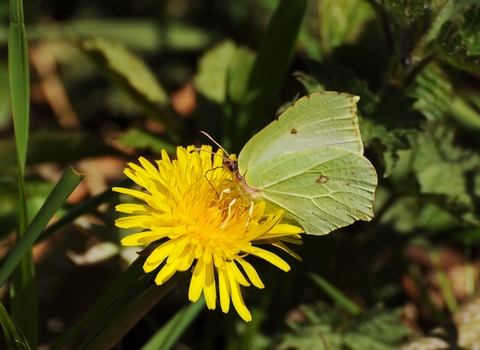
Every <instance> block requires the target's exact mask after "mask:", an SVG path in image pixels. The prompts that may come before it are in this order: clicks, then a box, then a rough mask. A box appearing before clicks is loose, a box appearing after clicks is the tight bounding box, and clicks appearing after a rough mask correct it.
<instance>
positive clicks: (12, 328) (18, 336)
mask: <svg viewBox="0 0 480 350" xmlns="http://www.w3.org/2000/svg"><path fill="white" fill-rule="evenodd" d="M0 324H1V325H2V328H3V334H4V336H5V341H6V343H7V348H8V349H12V350H30V347H29V346H28V342H27V339H25V337H24V336H23V334H22V332H21V331H20V329H19V328H18V327H17V325H16V324H15V322H14V321H13V319H12V317H11V316H10V315H9V314H8V312H7V310H5V308H4V307H3V304H2V303H0Z"/></svg>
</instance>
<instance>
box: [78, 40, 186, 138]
mask: <svg viewBox="0 0 480 350" xmlns="http://www.w3.org/2000/svg"><path fill="white" fill-rule="evenodd" d="M79 46H80V48H81V49H82V50H83V51H84V52H85V53H86V54H87V55H88V56H89V57H90V58H91V59H92V60H93V62H94V63H95V64H96V65H97V66H98V67H99V68H100V70H101V71H102V72H103V73H104V74H105V75H106V76H107V77H108V78H109V79H110V80H111V81H112V82H113V83H114V84H115V85H116V86H118V87H119V88H120V89H122V91H124V92H125V93H126V94H127V95H128V96H130V98H132V99H133V100H134V101H135V102H136V103H137V104H138V105H139V107H140V108H141V109H142V110H143V111H144V112H145V114H147V115H148V116H149V117H151V118H153V119H154V120H156V121H157V122H159V123H160V124H161V125H162V126H164V127H165V128H166V129H167V130H168V131H169V134H168V135H169V136H170V137H172V138H173V139H177V138H178V135H179V133H180V132H182V131H183V127H184V126H183V124H182V123H181V121H180V119H179V118H178V117H177V116H176V115H175V114H174V113H173V111H172V109H171V107H170V100H169V98H168V96H167V94H166V92H165V91H164V89H163V87H162V86H161V85H160V83H159V82H158V81H157V79H156V78H155V76H154V74H153V73H152V72H151V70H150V69H149V68H148V67H147V66H146V65H145V63H144V62H143V61H142V60H141V59H140V58H138V57H137V56H135V55H134V54H133V53H132V52H131V51H129V50H128V49H127V48H126V47H125V46H124V45H123V44H121V43H119V42H115V41H111V40H107V39H105V38H100V37H94V38H90V39H86V40H84V41H81V42H79Z"/></svg>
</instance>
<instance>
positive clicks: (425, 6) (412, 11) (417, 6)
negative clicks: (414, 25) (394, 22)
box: [377, 0, 432, 21]
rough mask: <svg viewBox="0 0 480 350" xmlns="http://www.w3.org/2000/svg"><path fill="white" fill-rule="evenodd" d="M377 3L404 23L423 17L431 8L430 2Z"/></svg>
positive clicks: (390, 0)
mask: <svg viewBox="0 0 480 350" xmlns="http://www.w3.org/2000/svg"><path fill="white" fill-rule="evenodd" d="M377 2H378V3H381V4H382V5H383V6H385V7H386V8H387V9H388V10H390V11H391V12H392V13H394V14H395V15H396V16H397V17H398V18H401V19H402V20H404V21H412V20H414V19H416V18H418V17H420V16H423V15H425V12H426V11H428V10H429V9H430V8H431V7H432V0H385V1H378V0H377Z"/></svg>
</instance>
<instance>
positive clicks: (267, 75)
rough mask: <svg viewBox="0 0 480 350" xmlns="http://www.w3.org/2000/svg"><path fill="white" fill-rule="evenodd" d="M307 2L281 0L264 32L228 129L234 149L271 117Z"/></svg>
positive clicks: (293, 51) (303, 0) (291, 57)
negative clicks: (233, 124)
mask: <svg viewBox="0 0 480 350" xmlns="http://www.w3.org/2000/svg"><path fill="white" fill-rule="evenodd" d="M306 6H307V0H296V1H291V0H281V2H280V4H279V5H278V7H277V9H276V10H275V12H274V14H273V16H272V19H271V20H270V22H269V24H268V27H267V29H266V31H265V34H264V37H263V38H262V42H261V44H260V48H259V51H258V55H257V59H256V60H255V63H254V65H253V68H252V70H251V73H250V77H249V81H248V85H247V90H246V91H247V94H246V96H245V98H244V101H245V102H244V104H243V106H241V110H240V112H239V114H238V118H237V120H236V126H235V128H231V130H232V133H233V135H232V136H233V140H234V148H233V149H234V150H237V149H239V147H240V146H242V145H243V144H244V143H245V141H246V140H247V139H248V138H250V136H251V135H252V134H253V133H255V132H257V131H258V130H259V129H260V128H261V127H262V126H263V124H264V123H265V121H266V120H265V116H269V115H272V113H271V112H273V108H274V105H275V100H276V98H277V95H278V93H279V91H280V89H281V87H282V84H283V82H284V80H285V78H286V76H287V73H288V70H289V67H290V63H291V61H292V59H293V56H294V53H295V49H296V43H297V37H298V33H299V32H300V25H301V23H302V19H303V15H304V12H305V8H306Z"/></svg>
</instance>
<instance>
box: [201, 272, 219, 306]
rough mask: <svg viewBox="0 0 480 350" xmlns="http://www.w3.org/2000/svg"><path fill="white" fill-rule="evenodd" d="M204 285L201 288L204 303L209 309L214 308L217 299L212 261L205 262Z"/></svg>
mask: <svg viewBox="0 0 480 350" xmlns="http://www.w3.org/2000/svg"><path fill="white" fill-rule="evenodd" d="M205 270H206V275H205V286H204V288H203V293H204V295H205V303H206V304H207V307H208V309H209V310H215V306H216V301H217V291H216V285H215V275H214V272H213V263H212V262H210V264H205Z"/></svg>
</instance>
